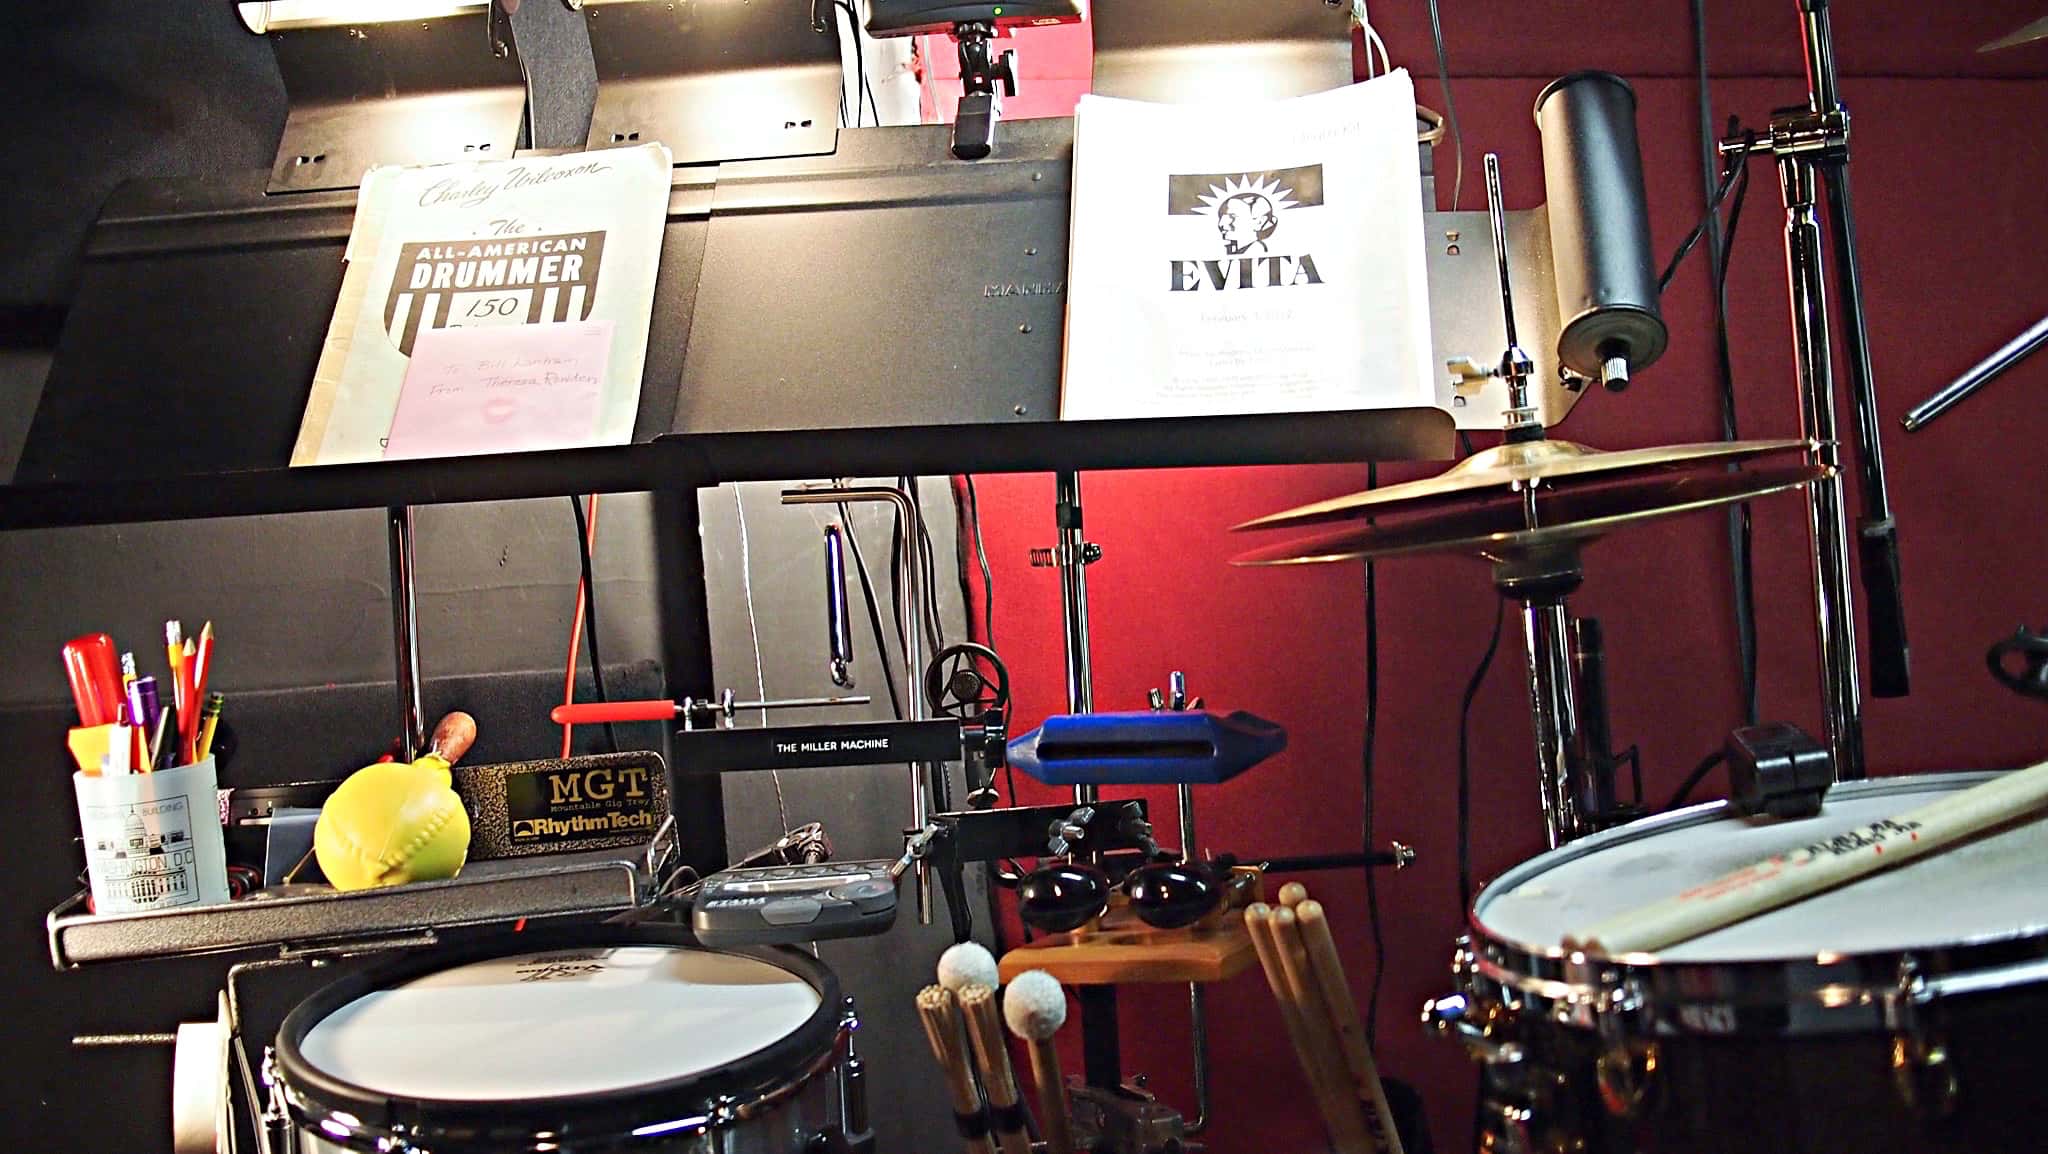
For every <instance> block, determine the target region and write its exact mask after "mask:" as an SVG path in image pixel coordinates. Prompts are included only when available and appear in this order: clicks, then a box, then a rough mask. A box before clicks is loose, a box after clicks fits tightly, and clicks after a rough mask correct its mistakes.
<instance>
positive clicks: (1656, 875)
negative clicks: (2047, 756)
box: [1424, 773, 2048, 1154]
mask: <svg viewBox="0 0 2048 1154" xmlns="http://www.w3.org/2000/svg"><path fill="white" fill-rule="evenodd" d="M1992 776H1995V775H1992V774H1982V773H1972V774H1942V775H1938V776H1927V777H1901V778H1890V779H1884V780H1875V781H1861V782H1852V783H1846V784H1843V785H1838V786H1836V787H1835V788H1834V789H1833V790H1832V791H1831V792H1830V793H1829V794H1828V798H1827V806H1826V809H1825V810H1824V812H1823V813H1822V814H1821V815H1820V816H1818V817H1815V818H1811V819H1807V820H1803V821H1775V820H1764V819H1744V818H1740V817H1736V816H1733V815H1731V814H1729V813H1728V812H1727V810H1726V808H1725V807H1724V806H1722V805H1718V804H1716V805H1711V806H1700V807H1696V808H1694V809H1689V810H1684V811H1680V812H1677V813H1673V814H1668V815H1664V816H1660V817H1654V818H1649V819H1646V820H1643V821H1639V822H1635V823H1633V824H1631V825H1627V826H1623V827H1621V828H1619V829H1614V830H1609V831H1607V832H1606V833H1603V834H1599V835H1596V836H1593V837H1589V838H1586V839H1584V840H1583V841H1578V842H1574V843H1572V844H1571V845H1568V846H1564V847H1562V848H1560V849H1556V850H1553V851H1551V852H1549V853H1546V854H1543V855H1542V856H1540V857H1536V858H1533V859H1531V860H1529V861H1527V862H1525V863H1523V864H1522V865H1520V866H1517V867H1515V868H1514V869H1512V870H1509V871H1508V872H1507V873H1506V874H1504V875H1502V876H1501V877H1500V878H1499V880H1497V881H1495V882H1494V883H1493V884H1492V885H1490V886H1488V887H1486V889H1485V890H1484V891H1483V892H1481V893H1480V895H1479V898H1478V900H1477V901H1476V902H1475V903H1474V905H1473V910H1472V916H1471V923H1472V926H1471V928H1472V932H1471V936H1470V937H1469V938H1468V939H1465V941H1464V942H1462V943H1461V945H1460V948H1459V951H1458V954H1457V959H1456V963H1455V966H1454V968H1455V970H1456V972H1457V974H1458V979H1459V986H1460V991H1459V993H1457V994H1455V995H1452V996H1450V997H1446V998H1439V999H1437V1000H1436V1001H1434V1002H1431V1003H1430V1005H1429V1007H1428V1009H1427V1010H1426V1011H1425V1015H1424V1017H1425V1020H1426V1021H1430V1022H1432V1023H1433V1024H1434V1025H1435V1026H1436V1027H1437V1028H1438V1029H1439V1030H1440V1031H1442V1032H1444V1033H1447V1034H1450V1035H1453V1036H1455V1037H1458V1038H1460V1039H1461V1040H1463V1041H1464V1043H1465V1044H1466V1046H1467V1047H1468V1049H1470V1050H1471V1051H1472V1052H1473V1054H1474V1055H1475V1056H1477V1057H1478V1058H1480V1059H1481V1061H1482V1062H1483V1063H1484V1066H1485V1070H1486V1077H1485V1080H1484V1089H1483V1090H1482V1095H1483V1101H1482V1104H1481V1105H1482V1115H1483V1121H1482V1137H1483V1139H1484V1142H1485V1145H1486V1148H1487V1149H1490V1150H1497V1151H1585V1152H1587V1154H1617V1152H1621V1151H1637V1150H1643V1151H1655V1152H1660V1154H1661V1152H1668V1151H1687V1152H1692V1151H1701V1152H1706V1151H1731V1152H1735V1151H1739V1152H1740V1154H1766V1152H1768V1154H1781V1152H1791V1151H1815V1152H1818V1151H1829V1152H1835V1151H1842V1150H1855V1151H1859V1152H1868V1154H1880V1152H1890V1151H1897V1152H1899V1154H1906V1152H1908V1151H1911V1152H1914V1154H1925V1152H1953V1154H1963V1152H1969V1154H1989V1152H1992V1151H1998V1152H2004V1151H2019V1150H2041V1149H2048V1120H2044V1118H2043V1116H2042V1114H2041V1112H2040V1110H2039V1109H2038V1108H2037V1107H2036V1105H2035V1102H2036V1100H2037V1096H2038V1095H2039V1094H2040V1093H2041V1090H2042V1087H2043V1086H2044V1085H2048V1058H2044V1057H2043V1054H2042V1051H2041V1048H2040V1046H2041V1043H2040V1038H2041V1037H2042V1036H2043V1035H2044V1033H2048V823H2041V822H2036V823H2032V824H2024V825H2020V826H2016V827H2013V828H2008V829H2006V830H2004V831H2002V832H1998V833H1995V834H1992V835H1990V836H1987V837H1983V838H1979V839H1977V840H1975V841H1973V842H1970V843H1968V844H1965V845H1960V846H1956V847H1953V848H1951V849H1949V850H1947V851H1945V852H1942V853H1938V854H1934V855H1931V856H1929V857H1926V858H1923V859H1920V860H1918V861H1915V862H1913V863H1911V864H1908V865H1905V866H1902V867H1900V868H1898V869H1896V870H1892V871H1889V872H1885V873H1880V874H1875V875H1872V876H1869V877H1867V878H1864V879H1863V880H1861V881H1858V882H1856V883H1854V884H1852V885H1849V886H1846V887H1844V888H1841V889H1837V890H1834V891H1832V892H1829V893H1825V894H1821V895H1818V896H1815V897H1812V898H1808V899H1806V900H1804V901H1801V902H1798V903H1795V904H1793V905H1790V906H1786V907H1784V908H1782V909H1779V910H1776V911H1773V912H1771V913H1768V914H1764V915H1762V916H1760V917H1757V918H1753V919H1751V920H1749V921H1746V922H1742V923H1739V924H1736V925H1733V926H1729V927H1727V928H1725V929H1722V930H1718V931H1716V932H1714V933H1711V934H1708V935H1706V936H1704V937H1700V938H1696V939H1694V940H1692V941H1689V942H1685V943H1682V944H1680V945H1677V946H1674V947H1672V948H1670V949H1667V950H1665V951H1663V952H1662V953H1660V954H1658V955H1656V956H1655V957H1654V958H1644V959H1639V960H1631V961H1630V962H1629V963H1628V964H1622V963H1619V962H1610V961H1598V960H1593V959H1588V958H1586V957H1585V956H1584V955H1582V954H1571V953H1567V952H1566V951H1565V950H1564V949H1563V948H1562V947H1561V943H1562V942H1563V940H1564V938H1565V937H1566V936H1567V935H1569V934H1573V933H1576V932H1580V931H1583V930H1584V929H1585V928H1586V927H1588V926H1590V925H1593V924H1594V923H1596V922H1599V921H1601V920H1602V919H1604V918H1606V917H1608V916H1610V915H1612V914H1617V913H1621V912H1624V911H1626V910H1629V909H1632V908H1635V907H1637V906H1640V905H1643V904H1645V903H1647V902H1650V901H1653V900H1656V899H1659V898H1663V897H1668V896H1670V895H1672V894H1674V893H1678V892H1680V891H1683V890H1685V889H1688V888H1690V887H1692V886H1695V885H1698V884H1700V883H1703V882H1706V881H1710V880H1712V879H1714V878H1717V877H1719V876H1721V875H1723V874H1725V873H1728V872H1729V871H1731V870H1734V869H1736V868H1739V867H1741V866H1744V865H1748V864H1750V863H1752V862H1754V861H1757V860H1759V859H1761V858H1766V857H1769V856H1771V855H1772V854H1776V853H1780V852H1784V851H1787V850H1791V849H1796V848H1798V847H1801V846H1805V845H1810V844H1812V843H1813V842H1816V841H1820V840H1822V839H1825V838H1828V837H1832V836H1834V835H1837V834H1840V833H1844V832H1846V831H1848V830H1850V829H1852V828H1854V827H1857V826H1862V825H1866V824H1868V823H1870V822H1873V821H1877V820H1880V819H1883V818H1886V817H1891V816H1895V815H1896V814H1898V813H1900V812H1902V811H1905V810H1909V809H1912V808H1915V807H1917V806H1920V805H1923V804H1925V803H1927V802H1929V801H1933V800H1935V799H1936V798H1937V797H1939V796H1940V795H1942V794H1945V793H1948V792H1951V791H1954V790H1958V789H1962V788H1966V787H1968V786H1970V785H1974V784H1976V783H1978V782H1980V781H1984V780H1987V779H1988V778H1990V777H1992Z"/></svg>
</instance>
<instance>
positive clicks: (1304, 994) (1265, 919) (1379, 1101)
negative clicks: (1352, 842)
mask: <svg viewBox="0 0 2048 1154" xmlns="http://www.w3.org/2000/svg"><path fill="white" fill-rule="evenodd" d="M1244 921H1245V926H1246V927H1247V928H1249V929H1250V930H1251V935H1252V946H1253V948H1254V949H1255V950H1257V951H1258V955H1259V964H1260V966H1261V967H1263V968H1264V969H1265V971H1266V982H1267V984H1268V985H1270V986H1272V988H1273V998H1274V1000H1276V1001H1278V1002H1279V1003H1280V1019H1281V1021H1282V1022H1283V1023H1284V1024H1285V1025H1286V1027H1287V1036H1288V1037H1289V1038H1290V1039H1292V1040H1293V1042H1294V1052H1295V1053H1296V1054H1297V1055H1299V1056H1300V1058H1301V1068H1302V1071H1303V1072H1304V1073H1305V1074H1307V1075H1308V1082H1309V1088H1310V1089H1311V1090H1313V1091H1314V1093H1315V1098H1316V1105H1317V1107H1318V1108H1320V1109H1321V1111H1322V1115H1323V1124H1324V1126H1325V1127H1326V1128H1328V1130H1329V1132H1330V1141H1331V1143H1332V1144H1333V1145H1334V1146H1335V1148H1336V1150H1337V1154H1401V1136H1400V1135H1399V1134H1398V1133H1396V1132H1395V1130H1394V1116H1393V1112H1392V1111H1390V1110H1389V1109H1388V1108H1387V1096H1386V1092H1385V1090H1384V1089H1382V1088H1381V1086H1380V1075H1379V1070H1378V1068H1377V1067H1376V1066H1374V1064H1373V1060H1372V1048H1371V1047H1370V1046H1369V1045H1368V1044H1367V1042H1366V1037H1365V1031H1364V1030H1363V1029H1362V1028H1361V1027H1360V1026H1359V1024H1358V1005H1357V1003H1356V1002H1355V1001H1354V1000H1353V999H1352V997H1351V986H1350V984H1349V982H1347V981H1346V980H1345V977H1344V966H1343V963H1342V962H1341V961H1340V960H1339V959H1338V957H1337V943H1336V940H1335V939H1334V938H1332V937H1331V935H1330V921H1329V917H1328V915H1326V914H1325V913H1324V911H1323V906H1322V903H1321V902H1317V901H1313V900H1310V898H1309V896H1308V889H1307V887H1305V886H1303V885H1301V884H1300V883H1299V882H1290V883H1288V884H1287V885H1285V886H1282V887H1281V888H1280V908H1278V909H1275V908H1273V907H1272V906H1269V905H1267V904H1266V903H1264V902H1255V903H1253V904H1252V905H1250V906H1248V907H1246V908H1245V911H1244Z"/></svg>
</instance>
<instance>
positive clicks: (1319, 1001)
mask: <svg viewBox="0 0 2048 1154" xmlns="http://www.w3.org/2000/svg"><path fill="white" fill-rule="evenodd" d="M1272 934H1273V945H1274V952H1275V953H1277V954H1278V955H1279V956H1280V969H1281V971H1282V972H1283V973H1285V974H1286V975H1287V988H1288V990H1289V991H1290V992H1291V993H1292V994H1293V995H1294V1003H1295V1005H1296V1006H1298V1007H1300V1011H1301V1031H1302V1033H1303V1034H1304V1035H1306V1036H1307V1038H1308V1044H1309V1048H1310V1049H1311V1050H1313V1051H1314V1052H1315V1055H1316V1065H1317V1067H1319V1068H1320V1069H1322V1070H1323V1071H1324V1072H1325V1076H1326V1077H1327V1078H1328V1079H1329V1084H1330V1086H1331V1088H1332V1092H1333V1093H1334V1094H1335V1096H1336V1099H1337V1104H1338V1113H1339V1115H1340V1117H1341V1118H1342V1119H1343V1125H1344V1129H1345V1133H1346V1134H1347V1135H1350V1136H1352V1140H1353V1141H1354V1142H1355V1145H1353V1146H1349V1147H1347V1146H1345V1144H1344V1142H1343V1141H1341V1140H1340V1141H1339V1142H1338V1147H1339V1149H1340V1150H1344V1149H1356V1150H1360V1151H1368V1150H1371V1148H1372V1147H1371V1144H1370V1143H1369V1141H1368V1140H1367V1138H1366V1124H1365V1114H1364V1110H1363V1108H1362V1107H1361V1105H1360V1103H1359V1100H1358V1096H1357V1095H1356V1094H1354V1093H1353V1092H1352V1089H1351V1080H1350V1078H1349V1077H1348V1076H1347V1074H1346V1072H1345V1071H1346V1067H1345V1065H1344V1052H1343V1049H1342V1047H1340V1046H1339V1045H1338V1044H1337V1031H1336V1027H1335V1026H1334V1025H1333V1024H1332V1018H1331V1015H1330V1008H1329V1006H1327V1005H1326V1004H1324V1002H1323V991H1322V989H1321V987H1320V986H1319V985H1318V984H1317V983H1316V978H1315V973H1314V972H1313V971H1312V970H1311V969H1310V968H1309V960H1308V945H1307V943H1305V942H1303V941H1302V938H1301V921H1300V918H1299V917H1298V916H1297V915H1296V914H1295V912H1294V911H1293V910H1290V909H1285V908H1282V909H1277V910H1274V911H1273V921H1272Z"/></svg>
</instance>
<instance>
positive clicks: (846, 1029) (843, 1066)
mask: <svg viewBox="0 0 2048 1154" xmlns="http://www.w3.org/2000/svg"><path fill="white" fill-rule="evenodd" d="M839 1029H840V1032H841V1033H840V1036H841V1037H843V1038H845V1039H846V1060H845V1061H843V1062H841V1063H840V1064H839V1128H840V1134H841V1137H842V1139H843V1140H844V1142H845V1145H846V1148H847V1149H848V1150H866V1149H871V1148H872V1147H873V1146H874V1133H873V1131H871V1130H870V1129H869V1128H868V1079H867V1067H866V1065H864V1064H863V1063H862V1062H861V1060H860V1055H858V1054H856V1053H854V1052H853V1035H854V1031H856V1030H858V1029H860V1018H859V1017H858V1016H857V1015H856V1014H855V1013H854V1008H853V999H852V998H848V999H846V1010H845V1013H844V1015H842V1016H841V1017H840V1019H839Z"/></svg>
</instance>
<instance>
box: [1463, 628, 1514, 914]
mask: <svg viewBox="0 0 2048 1154" xmlns="http://www.w3.org/2000/svg"><path fill="white" fill-rule="evenodd" d="M1507 604H1508V602H1507V598H1505V597H1500V598H1496V599H1495V600H1494V605H1493V636H1492V637H1491V638H1488V639H1487V642H1486V653H1485V655H1483V656H1482V657H1480V659H1479V668H1477V669H1475V670H1473V671H1472V680H1470V681H1468V682H1466V683H1465V697H1464V700H1462V701H1460V702H1459V703H1458V918H1459V920H1461V921H1462V920H1463V919H1464V917H1465V915H1466V914H1468V913H1470V912H1471V910H1472V756H1471V751H1472V746H1471V736H1472V702H1473V700H1474V699H1475V698H1477V697H1478V696H1479V687H1480V686H1481V685H1482V684H1484V683H1485V681H1486V673H1487V671H1488V670H1490V669H1492V668H1493V655H1494V653H1495V652H1496V651H1497V650H1499V649H1500V626H1501V622H1502V621H1503V620H1505V619H1506V617H1507Z"/></svg>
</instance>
